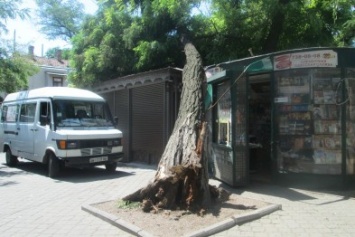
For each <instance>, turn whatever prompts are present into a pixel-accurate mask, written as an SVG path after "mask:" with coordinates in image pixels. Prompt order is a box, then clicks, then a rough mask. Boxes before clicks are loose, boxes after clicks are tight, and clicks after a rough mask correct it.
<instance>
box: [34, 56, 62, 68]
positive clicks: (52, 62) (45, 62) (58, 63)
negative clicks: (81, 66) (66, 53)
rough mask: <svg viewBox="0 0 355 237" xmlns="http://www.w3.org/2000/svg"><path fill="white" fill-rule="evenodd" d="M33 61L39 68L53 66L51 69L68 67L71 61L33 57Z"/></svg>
mask: <svg viewBox="0 0 355 237" xmlns="http://www.w3.org/2000/svg"><path fill="white" fill-rule="evenodd" d="M33 61H34V62H35V63H36V64H38V65H39V66H51V67H68V66H69V61H68V60H65V59H61V60H58V59H57V58H46V57H38V56H33Z"/></svg>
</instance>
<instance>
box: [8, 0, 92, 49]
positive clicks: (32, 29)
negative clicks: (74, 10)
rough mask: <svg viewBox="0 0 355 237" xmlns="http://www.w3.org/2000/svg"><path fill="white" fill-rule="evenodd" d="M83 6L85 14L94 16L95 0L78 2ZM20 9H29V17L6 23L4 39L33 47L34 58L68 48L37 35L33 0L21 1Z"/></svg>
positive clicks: (35, 6) (63, 43)
mask: <svg viewBox="0 0 355 237" xmlns="http://www.w3.org/2000/svg"><path fill="white" fill-rule="evenodd" d="M78 1H80V2H82V3H83V4H84V5H85V12H86V13H88V14H94V13H95V12H96V10H97V5H96V3H95V0H78ZM20 8H29V9H30V10H31V11H30V17H29V18H28V19H25V20H21V19H15V20H8V21H7V29H8V33H7V35H6V36H5V37H4V38H6V39H9V40H11V41H12V42H15V43H16V45H23V46H27V48H28V46H29V45H32V46H34V54H35V55H36V56H43V55H45V53H46V51H47V50H48V49H51V48H55V47H60V48H70V46H71V45H70V44H68V43H67V42H65V41H63V40H47V39H46V36H45V35H43V34H41V33H39V26H37V25H36V20H35V18H36V14H35V10H36V8H37V5H36V3H35V0H23V3H22V5H21V6H20Z"/></svg>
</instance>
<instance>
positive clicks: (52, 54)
mask: <svg viewBox="0 0 355 237" xmlns="http://www.w3.org/2000/svg"><path fill="white" fill-rule="evenodd" d="M58 50H61V52H62V59H65V60H69V57H70V51H71V49H61V48H59V47H54V48H50V49H48V50H47V52H46V57H47V58H56V57H57V52H58Z"/></svg>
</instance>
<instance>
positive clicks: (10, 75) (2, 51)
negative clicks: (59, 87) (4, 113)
mask: <svg viewBox="0 0 355 237" xmlns="http://www.w3.org/2000/svg"><path fill="white" fill-rule="evenodd" d="M21 3H22V1H21V0H0V35H1V33H3V32H7V28H6V22H7V20H9V19H15V18H16V17H20V18H25V17H26V16H28V9H21V8H20V7H19V5H20V4H21ZM6 42H7V41H6V40H2V41H1V45H0V91H1V92H7V93H9V92H14V91H16V90H19V89H25V88H26V87H27V79H28V77H29V76H31V75H33V74H35V73H36V72H37V71H38V68H37V67H36V66H35V65H34V64H33V62H31V61H30V60H29V59H28V58H27V57H26V56H23V55H21V54H19V53H17V52H12V53H9V52H10V50H9V47H8V45H7V44H6Z"/></svg>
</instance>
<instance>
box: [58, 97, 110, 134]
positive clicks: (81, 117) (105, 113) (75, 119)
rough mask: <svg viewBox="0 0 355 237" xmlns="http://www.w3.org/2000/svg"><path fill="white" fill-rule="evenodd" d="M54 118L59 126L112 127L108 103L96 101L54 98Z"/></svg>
mask: <svg viewBox="0 0 355 237" xmlns="http://www.w3.org/2000/svg"><path fill="white" fill-rule="evenodd" d="M53 110H54V120H55V124H56V127H57V128H61V127H78V126H80V127H112V126H113V120H112V116H111V113H110V111H109V108H108V105H107V104H106V103H104V102H97V101H69V100H55V101H54V102H53Z"/></svg>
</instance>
